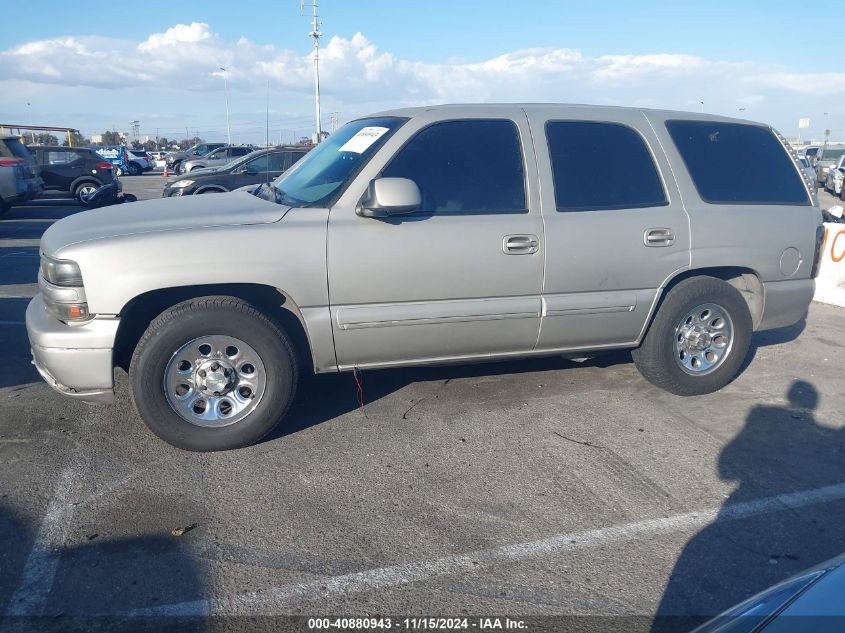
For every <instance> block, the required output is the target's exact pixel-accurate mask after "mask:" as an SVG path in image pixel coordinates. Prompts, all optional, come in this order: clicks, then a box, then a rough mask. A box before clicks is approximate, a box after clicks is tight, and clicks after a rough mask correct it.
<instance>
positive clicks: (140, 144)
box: [132, 139, 144, 150]
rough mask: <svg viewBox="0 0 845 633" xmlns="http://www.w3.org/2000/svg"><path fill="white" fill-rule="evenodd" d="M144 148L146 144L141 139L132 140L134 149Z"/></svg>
mask: <svg viewBox="0 0 845 633" xmlns="http://www.w3.org/2000/svg"><path fill="white" fill-rule="evenodd" d="M143 148H144V144H143V143H141V141H139V140H137V139H136V140H134V141H132V149H134V150H139V149H143Z"/></svg>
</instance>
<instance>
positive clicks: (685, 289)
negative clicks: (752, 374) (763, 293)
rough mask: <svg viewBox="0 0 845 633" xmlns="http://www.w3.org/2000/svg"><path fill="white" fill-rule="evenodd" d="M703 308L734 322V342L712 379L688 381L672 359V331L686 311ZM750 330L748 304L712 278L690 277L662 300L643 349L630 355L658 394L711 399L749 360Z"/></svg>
mask: <svg viewBox="0 0 845 633" xmlns="http://www.w3.org/2000/svg"><path fill="white" fill-rule="evenodd" d="M705 303H713V304H717V305H718V306H720V307H721V308H723V309H724V310H725V311H726V313H727V314H728V316H729V317H730V320H731V321H732V322H733V329H734V333H733V342H732V345H731V348H730V351H729V352H727V354H726V355H725V357H724V360H723V361H722V362H721V364H720V365H718V366H717V367H716V368H715V369H714V370H713V371H712V372H711V373H707V374H704V375H691V374H689V373H687V372H685V371H684V370H683V369H682V368H681V364H680V363H679V362H678V361H677V360H676V358H675V354H676V353H678V352H677V349H676V340H677V339H676V336H678V331H677V329H676V328H677V327H678V324H679V323H680V321H681V320H682V319H683V318H684V316H685V315H686V314H687V313H688V312H689V311H691V310H693V309H694V308H696V307H697V306H699V305H702V304H705ZM752 327H753V326H752V321H751V312H750V311H749V309H748V304H747V303H746V302H745V300H744V299H743V298H742V295H741V294H740V293H739V291H738V290H737V289H736V288H734V287H733V286H731V285H730V284H728V283H727V282H724V281H722V280H721V279H717V278H715V277H705V276H701V277H692V278H690V279H685V280H684V281H682V282H680V283H679V284H678V285H677V286H675V287H674V288H672V289H671V290H670V291H669V293H668V294H667V295H666V296H665V297H664V299H663V302H662V304H661V305H660V308H659V309H658V311H657V315H656V316H655V317H654V320H653V321H652V323H651V327H649V329H648V332H647V333H646V335H645V337H644V338H643V341H642V344H641V345H640V347H638V348H637V349H635V350H632V352H631V355H632V356H633V358H634V363H636V365H637V369H639V371H640V373H641V374H642V375H643V377H644V378H645V379H646V380H648V381H649V382H650V383H652V384H653V385H656V386H657V387H660V388H661V389H665V390H666V391H668V392H670V393H673V394H675V395H678V396H696V395H701V394H705V393H712V392H714V391H718V390H719V389H721V388H722V387H724V386H725V385H727V384H728V383H730V382H731V381H732V380H733V379H734V378H735V377H736V375H737V373H738V372H739V369H740V367H742V363H743V362H744V361H745V357H746V356H747V355H748V348H749V346H750V344H751V333H752Z"/></svg>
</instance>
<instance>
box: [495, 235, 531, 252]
mask: <svg viewBox="0 0 845 633" xmlns="http://www.w3.org/2000/svg"><path fill="white" fill-rule="evenodd" d="M502 250H503V251H504V252H505V254H506V255H531V254H533V253H536V252H537V251H538V250H540V240H539V239H537V236H536V235H505V237H504V238H502Z"/></svg>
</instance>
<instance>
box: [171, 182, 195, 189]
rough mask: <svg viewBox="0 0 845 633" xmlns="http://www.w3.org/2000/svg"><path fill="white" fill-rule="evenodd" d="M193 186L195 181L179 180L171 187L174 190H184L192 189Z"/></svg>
mask: <svg viewBox="0 0 845 633" xmlns="http://www.w3.org/2000/svg"><path fill="white" fill-rule="evenodd" d="M192 184H194V181H193V180H179V181H177V182H174V183H173V184H172V185H170V186H171V187H173V188H174V189H184V188H185V187H190V186H191V185H192Z"/></svg>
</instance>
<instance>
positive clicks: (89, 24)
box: [0, 0, 845, 141]
mask: <svg viewBox="0 0 845 633" xmlns="http://www.w3.org/2000/svg"><path fill="white" fill-rule="evenodd" d="M85 5H86V3H79V2H76V3H71V2H66V1H59V0H49V1H48V0H41V1H39V0H32V1H30V2H29V3H15V2H12V3H9V4H7V5H6V8H5V10H4V13H5V17H6V19H7V23H9V24H14V28H11V29H10V28H7V29H2V30H0V118H2V119H3V120H8V119H13V120H15V121H18V122H23V123H25V122H27V119H28V118H29V117H30V115H31V116H32V117H33V120H34V121H35V122H36V123H39V122H40V123H44V124H48V123H52V124H56V125H69V126H75V127H80V128H81V129H82V130H83V131H84V132H86V133H88V134H90V133H92V132H97V131H102V130H103V129H105V128H107V127H112V126H115V127H118V128H121V129H123V128H126V127H127V125H126V122H127V121H129V120H131V119H140V120H141V121H142V133H145V134H149V133H151V132H152V133H154V128H155V127H158V128H159V129H160V130H165V132H164V133H166V134H171V135H174V134H179V130H181V131H182V132H181V133H182V134H184V127H186V126H187V127H188V128H189V130H191V131H192V133H193V130H199V131H200V132H201V134H203V135H204V136H219V135H220V133H221V132H223V133H225V112H224V111H223V109H224V108H223V100H222V94H221V92H222V91H221V86H220V84H221V83H222V79H221V77H219V76H218V75H219V73H216V68H217V66H218V65H221V64H225V65H226V66H227V67H230V68H231V71H230V75H229V85H230V88H231V91H230V100H231V106H232V127H233V135H237V136H239V137H240V140H243V141H259V140H263V136H264V134H263V132H262V129H263V122H262V119H263V113H264V108H265V103H266V91H267V82H268V81H269V82H270V96H271V98H270V101H271V111H272V112H271V128H272V132H273V134H272V135H273V137H274V138H276V140H278V135H279V134H282V135H283V140H290V139H287V138H284V137H286V136H291V137H293V136H296V135H300V134H304V133H307V132H308V131H309V125H310V122H309V117H310V116H311V113H312V110H313V106H312V103H311V97H310V90H311V83H310V76H309V72H310V67H309V64H308V58H307V56H308V53H309V51H310V44H309V40H308V38H307V36H306V33H307V31H308V19H307V17H302V16H300V12H299V3H298V1H297V0H273V1H272V2H269V1H265V0H253V1H251V2H240V3H239V2H232V1H231V0H228V1H226V2H212V1H208V0H206V1H205V2H195V1H192V0H180V1H179V2H175V3H173V2H171V3H164V2H158V1H153V0H148V1H147V2H142V3H135V4H132V5H131V6H130V5H129V4H115V3H111V4H107V5H102V4H97V5H94V4H90V5H89V6H90V9H89V10H86V9H85V8H84V7H85ZM306 12H307V9H306ZM320 12H321V18H322V22H323V26H322V30H323V32H324V35H325V37H324V45H325V46H326V47H327V48H328V50H327V52H326V61H325V64H324V67H325V72H324V82H323V86H324V89H325V106H326V107H325V113H326V117H325V118H326V122H327V123H328V118H329V113H330V112H333V111H337V112H340V113H341V114H340V118H341V119H342V120H347V119H349V118H351V117H354V116H358V115H361V114H364V113H366V112H369V111H373V110H377V109H381V108H384V107H391V106H393V105H407V104H411V103H431V102H438V101H476V100H485V101H486V100H503V101H508V100H538V101H540V100H542V101H576V102H598V103H613V104H621V105H641V106H651V107H669V108H678V109H689V110H697V109H699V101H702V100H703V101H704V102H705V109H706V110H707V111H711V112H718V113H721V114H732V115H739V116H747V117H748V118H754V119H757V120H764V121H767V122H770V123H773V124H774V125H776V126H778V127H780V128H781V129H782V131H783V132H784V133H786V134H794V133H795V129H794V128H795V126H796V124H797V119H798V117H800V116H809V117H810V118H811V120H812V122H813V129H812V130H811V132H814V133H816V134H820V133H821V130H822V129H823V127H824V126H825V125H826V126H828V127H830V128H832V129H833V134H834V136H838V137H845V107H843V106H840V105H839V104H840V103H841V102H843V101H845V99H843V97H845V76H843V74H842V65H841V62H840V61H839V59H837V55H836V54H835V53H836V45H835V42H836V38H835V36H834V35H833V34H831V35H830V36H829V37H825V36H824V35H820V33H821V32H822V31H821V30H820V24H821V22H820V16H819V15H818V13H817V12H815V11H811V10H809V9H808V6H807V5H806V4H801V3H798V2H794V1H792V2H780V1H776V2H769V3H762V2H760V3H757V2H747V3H740V2H723V1H713V0H710V1H703V0H702V1H699V2H691V1H683V0H682V1H676V2H672V3H666V2H655V1H629V2H616V3H584V2H577V3H576V2H564V1H558V2H553V1H551V0H534V1H533V2H515V1H509V2H503V1H496V0H490V1H487V2H482V1H480V0H464V1H462V2H449V1H444V0H428V1H427V2H424V3H422V2H406V1H402V0H393V1H390V2H388V1H385V0H361V1H358V2H353V1H351V0H322V1H321V2H320ZM45 16H48V17H47V19H45ZM178 25H183V26H182V27H178ZM191 25H202V26H193V27H192V26H191ZM154 34H159V35H160V36H159V37H158V38H156V37H155V35H154ZM356 34H360V35H358V36H356ZM151 36H153V37H152V39H151ZM332 37H335V38H336V40H335V41H334V42H332V43H330V40H331V38H332ZM186 42H187V44H186ZM813 49H816V50H815V51H814V50H813ZM27 101H29V102H30V103H32V106H30V107H27V106H26V102H27ZM824 112H828V115H824ZM221 115H222V116H221ZM22 117H23V118H22Z"/></svg>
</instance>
